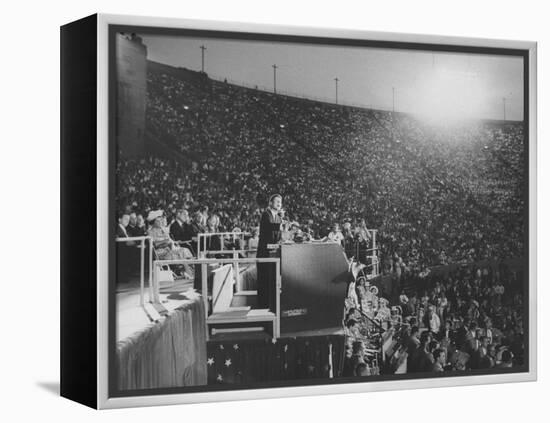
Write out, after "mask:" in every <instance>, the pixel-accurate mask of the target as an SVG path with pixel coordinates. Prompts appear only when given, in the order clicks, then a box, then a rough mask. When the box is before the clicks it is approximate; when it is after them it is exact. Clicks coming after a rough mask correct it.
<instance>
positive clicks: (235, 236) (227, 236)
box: [197, 232, 250, 258]
mask: <svg viewBox="0 0 550 423" xmlns="http://www.w3.org/2000/svg"><path fill="white" fill-rule="evenodd" d="M249 235H250V233H249V232H207V233H200V234H198V236H197V239H198V248H197V258H204V257H206V255H207V254H228V253H233V252H235V251H237V252H238V253H244V252H247V250H246V249H245V248H230V249H229V248H225V241H232V242H233V243H235V242H236V240H238V241H239V245H240V246H241V247H243V246H244V244H245V237H246V236H249ZM214 237H219V239H220V246H221V250H210V249H208V248H207V246H208V244H207V242H206V241H207V239H209V238H214Z"/></svg>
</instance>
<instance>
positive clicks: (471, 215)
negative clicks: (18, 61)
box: [61, 14, 537, 408]
mask: <svg viewBox="0 0 550 423" xmlns="http://www.w3.org/2000/svg"><path fill="white" fill-rule="evenodd" d="M535 71H536V44H535V43H534V42H524V41H502V40H480V39H470V38H451V37H438V36H424V35H422V36H421V35H407V34H393V33H375V32H361V31H350V30H334V29H321V28H318V29H317V28H301V27H283V26H266V25H254V24H240V23H227V22H206V21H191V20H180V19H163V18H147V17H131V16H112V15H101V14H99V15H93V16H90V17H87V18H84V19H82V20H79V21H76V22H73V23H70V24H67V25H65V26H63V27H62V28H61V99H62V105H61V129H62V131H61V189H62V196H61V222H62V231H61V260H62V261H61V268H62V272H61V330H62V333H61V370H62V374H61V393H62V395H63V396H65V397H67V398H71V399H73V400H75V401H78V402H81V403H83V404H86V405H89V406H92V407H97V408H115V407H127V406H141V405H154V404H175V403H189V402H202V401H224V400H233V399H247V398H267V397H282V396H296V395H306V394H307V395H310V394H328V393H337V392H365V391H378V390H390V389H414V388H423V387H437V386H454V385H471V384H482V383H499V382H520V381H531V380H535V378H536V320H535V316H536V304H537V303H536V274H535V257H536V251H535V245H536V214H535V205H536V198H535V193H536V180H535V175H536V168H535V165H536V133H535V128H536V108H535V105H536V79H535V76H536V73H535Z"/></svg>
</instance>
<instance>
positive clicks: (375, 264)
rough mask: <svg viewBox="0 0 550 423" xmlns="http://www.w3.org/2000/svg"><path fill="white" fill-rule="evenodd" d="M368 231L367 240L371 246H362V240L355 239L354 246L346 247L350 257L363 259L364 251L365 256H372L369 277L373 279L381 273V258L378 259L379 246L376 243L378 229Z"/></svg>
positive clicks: (358, 259)
mask: <svg viewBox="0 0 550 423" xmlns="http://www.w3.org/2000/svg"><path fill="white" fill-rule="evenodd" d="M366 232H367V234H368V235H369V237H368V239H367V240H366V241H367V242H368V243H369V244H370V247H371V248H360V245H359V244H360V241H354V243H353V248H351V249H345V252H346V255H347V256H348V259H350V258H351V256H353V257H355V259H356V260H357V261H359V262H360V261H361V257H362V253H363V252H364V254H365V255H364V258H370V260H371V262H370V267H369V269H370V271H369V272H368V275H367V276H368V278H369V279H372V278H374V277H376V276H378V275H379V274H380V260H379V259H378V247H377V245H376V234H377V233H378V230H377V229H366ZM367 245H368V244H367ZM363 264H367V263H363Z"/></svg>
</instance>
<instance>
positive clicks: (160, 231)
mask: <svg viewBox="0 0 550 423" xmlns="http://www.w3.org/2000/svg"><path fill="white" fill-rule="evenodd" d="M147 221H148V222H149V225H150V226H149V230H148V231H147V232H148V234H149V236H150V237H151V238H152V239H153V245H154V247H155V253H156V254H157V257H158V258H159V259H160V260H182V259H188V258H193V254H192V253H191V251H189V250H188V249H187V248H184V247H179V246H177V245H176V244H175V243H174V241H173V240H172V238H170V235H169V230H168V228H167V227H166V226H164V225H163V222H164V218H163V213H162V210H154V211H150V212H149V215H148V216H147ZM185 270H186V272H187V273H188V274H189V276H190V277H192V276H193V272H192V270H191V268H190V267H189V266H188V265H185Z"/></svg>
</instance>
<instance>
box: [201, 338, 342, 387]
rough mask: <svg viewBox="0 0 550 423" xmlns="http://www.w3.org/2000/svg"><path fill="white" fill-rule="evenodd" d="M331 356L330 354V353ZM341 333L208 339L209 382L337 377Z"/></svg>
mask: <svg viewBox="0 0 550 423" xmlns="http://www.w3.org/2000/svg"><path fill="white" fill-rule="evenodd" d="M329 356H331V357H329ZM343 364H344V336H343V335H330V336H313V337H300V338H279V339H274V340H272V339H265V340H263V339H262V340H244V341H225V342H215V341H211V342H208V347H207V368H208V384H244V385H248V384H252V383H259V382H274V381H291V380H304V379H319V378H326V379H328V378H330V377H340V376H341V375H342V369H343Z"/></svg>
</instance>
